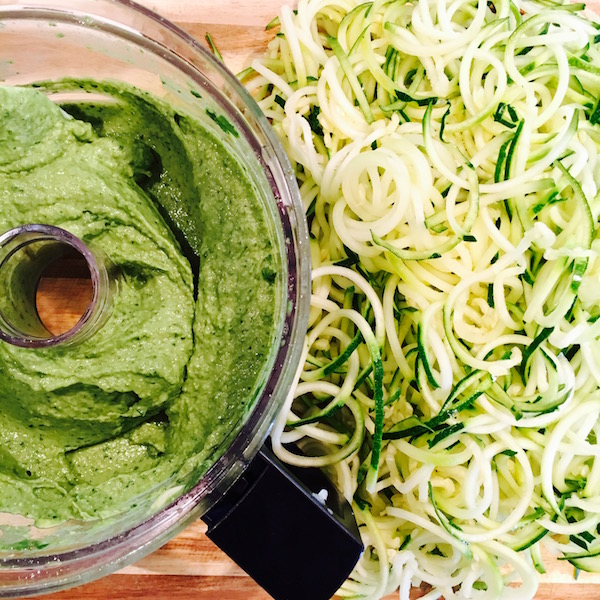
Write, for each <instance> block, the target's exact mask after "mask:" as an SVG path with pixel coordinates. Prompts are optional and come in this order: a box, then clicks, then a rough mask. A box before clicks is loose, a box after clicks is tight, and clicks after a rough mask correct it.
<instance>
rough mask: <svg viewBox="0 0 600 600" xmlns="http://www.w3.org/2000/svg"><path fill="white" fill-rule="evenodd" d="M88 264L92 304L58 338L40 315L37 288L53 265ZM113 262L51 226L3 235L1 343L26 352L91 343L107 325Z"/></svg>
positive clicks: (26, 227)
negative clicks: (70, 261)
mask: <svg viewBox="0 0 600 600" xmlns="http://www.w3.org/2000/svg"><path fill="white" fill-rule="evenodd" d="M74 257H75V258H78V259H80V260H81V259H83V260H85V263H86V265H87V269H88V270H89V278H90V281H91V286H92V294H91V300H90V301H89V304H88V305H87V307H86V308H85V310H84V311H83V314H82V315H81V318H80V319H79V321H78V322H77V323H76V324H75V325H74V326H73V327H72V328H71V329H69V330H68V331H65V332H64V333H60V334H59V335H55V334H53V333H52V332H50V331H49V330H48V328H47V327H46V326H45V325H44V323H43V322H42V319H41V318H40V315H39V314H38V310H37V288H38V285H39V282H40V278H41V277H42V276H43V274H44V272H45V271H46V269H47V268H48V267H49V266H50V265H59V266H60V264H61V262H60V261H61V260H63V259H65V258H74ZM107 265H108V260H107V258H106V257H105V256H104V255H103V253H102V252H100V251H98V250H96V249H92V248H90V247H89V246H87V245H86V244H85V243H84V242H83V241H82V240H80V239H79V238H78V237H76V236H74V235H73V234H72V233H69V232H68V231H66V230H64V229H61V228H60V227H54V226H52V225H40V224H30V225H21V226H19V227H16V228H15V229H11V230H10V231H7V232H6V233H4V234H2V235H0V340H4V341H5V342H8V343H9V344H13V345H15V346H21V347H25V348H46V347H49V346H56V345H58V344H74V343H78V342H81V341H83V340H85V339H88V338H89V337H90V336H91V335H93V334H94V333H95V332H96V331H98V329H100V327H102V325H103V324H104V323H105V322H106V319H107V318H108V316H109V313H110V309H111V306H112V294H113V287H114V286H113V282H112V279H111V277H110V276H109V273H108V269H107Z"/></svg>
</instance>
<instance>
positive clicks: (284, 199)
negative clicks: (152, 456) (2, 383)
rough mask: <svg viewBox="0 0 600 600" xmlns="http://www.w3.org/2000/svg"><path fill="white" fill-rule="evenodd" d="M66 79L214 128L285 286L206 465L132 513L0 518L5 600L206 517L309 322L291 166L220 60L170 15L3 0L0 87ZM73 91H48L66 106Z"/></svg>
mask: <svg viewBox="0 0 600 600" xmlns="http://www.w3.org/2000/svg"><path fill="white" fill-rule="evenodd" d="M65 78H67V79H70V78H72V79H81V78H84V79H90V78H91V79H94V80H110V81H120V82H126V83H127V84H129V85H133V86H135V87H137V88H139V89H141V90H144V91H147V92H150V93H151V94H153V95H154V96H156V97H158V98H160V99H162V100H164V101H165V102H167V103H168V104H169V105H171V106H172V107H175V108H176V109H177V110H181V111H184V112H185V113H187V114H189V115H191V116H193V117H195V118H197V119H198V120H199V121H201V122H202V123H203V124H204V125H205V127H206V128H207V129H209V130H210V131H212V132H213V133H214V134H215V135H218V136H219V139H220V140H222V141H223V144H224V145H226V146H227V148H228V150H229V151H230V152H231V153H232V154H233V155H234V156H235V157H236V159H237V160H238V161H239V162H240V164H242V165H243V166H244V168H245V170H246V171H247V173H248V174H249V177H250V179H251V180H252V182H253V184H254V186H255V187H256V189H257V190H259V196H260V197H261V198H262V202H263V203H264V207H265V211H266V213H267V215H268V221H269V222H270V223H269V226H270V227H271V228H272V232H273V236H274V238H275V239H276V240H277V244H278V246H279V248H278V251H279V254H280V257H281V265H282V269H283V282H284V283H283V285H282V286H281V290H280V294H279V298H278V307H277V315H276V323H275V330H276V334H277V335H276V336H275V339H276V342H275V343H274V344H273V347H272V348H271V349H270V354H269V357H268V361H267V370H266V372H265V374H264V378H263V379H264V380H263V383H262V387H261V389H260V393H259V394H258V395H257V396H256V398H255V400H254V402H253V403H252V406H251V409H250V410H248V411H247V413H246V414H245V418H244V421H243V423H242V424H241V426H240V427H238V428H237V429H236V430H235V431H232V432H231V435H230V436H229V437H228V438H227V439H226V440H225V441H224V442H223V444H222V445H221V447H219V448H218V449H217V450H216V451H215V455H214V462H213V463H212V466H211V467H210V468H209V469H208V470H207V471H206V472H204V473H201V474H198V475H196V476H195V477H196V480H194V479H193V477H194V475H190V480H189V481H187V482H186V484H185V485H183V486H179V487H175V488H174V489H170V490H169V491H167V492H165V493H164V494H162V495H160V496H159V497H156V495H155V494H152V493H151V492H152V491H151V490H150V491H149V492H148V495H147V496H142V497H140V498H139V499H138V502H137V506H136V508H135V509H131V508H129V509H128V510H127V511H125V512H122V513H120V514H117V515H113V516H107V517H106V518H101V519H98V520H95V521H81V522H77V521H68V522H66V523H62V524H60V525H58V526H56V527H52V528H50V527H49V528H44V527H36V526H35V525H34V524H33V522H32V521H31V520H30V519H27V518H24V517H21V516H18V515H9V514H2V515H0V542H1V543H0V548H1V549H0V597H17V596H19V597H22V596H27V595H36V594H41V593H47V592H50V591H55V590H59V589H62V588H66V587H70V586H73V585H77V584H80V583H85V582H88V581H90V580H93V579H96V578H98V577H101V576H103V575H105V574H108V573H111V572H113V571H115V570H117V569H118V568H120V567H122V566H124V565H126V564H129V563H131V562H133V561H135V560H137V559H139V558H140V557H142V556H144V555H146V554H148V553H150V552H151V551H153V550H154V549H156V548H158V547H159V546H160V545H162V544H164V543H165V542H166V541H167V540H168V539H169V538H171V537H172V536H174V535H175V534H177V533H178V532H179V531H180V530H182V529H183V528H184V527H186V526H187V525H188V524H189V523H190V522H191V521H193V520H195V519H197V518H199V517H201V516H202V515H203V514H205V513H206V511H207V510H209V509H210V508H211V507H212V506H213V505H214V504H215V502H216V501H217V500H218V499H219V498H220V497H221V496H222V495H223V493H224V492H225V491H226V490H227V489H228V488H229V487H230V486H231V485H232V484H233V482H234V481H236V480H237V479H238V477H239V476H240V474H241V473H242V472H243V471H244V469H245V468H246V467H247V466H248V464H249V463H250V462H251V460H252V458H253V457H254V456H255V455H256V453H257V452H258V451H259V449H260V448H261V446H262V445H263V443H264V441H265V439H266V437H267V435H268V432H269V428H270V426H271V424H272V422H273V420H274V418H275V415H276V413H277V411H278V409H279V408H280V406H281V405H282V403H283V402H284V400H285V397H286V395H287V394H288V392H289V390H290V388H291V387H292V386H293V383H294V379H295V374H296V371H297V367H298V363H299V361H300V357H301V352H302V346H303V340H304V336H305V332H306V324H307V320H308V309H309V299H310V288H309V286H310V272H309V270H310V257H309V251H308V237H307V229H306V224H305V219H304V211H303V207H302V204H301V201H300V197H299V192H298V189H297V186H296V182H295V178H294V174H293V171H292V169H291V167H290V165H289V162H288V160H287V158H286V156H285V154H284V151H283V149H282V147H281V145H280V144H279V142H278V141H277V139H276V137H275V135H274V133H273V132H272V130H271V128H270V125H269V124H268V122H267V120H266V119H265V117H264V116H263V114H262V113H261V111H260V109H259V108H258V106H257V105H256V104H255V102H254V101H253V100H252V99H251V97H250V96H249V95H248V93H247V92H246V91H245V89H244V88H243V87H242V86H241V85H240V83H239V82H238V81H237V80H236V79H235V77H234V76H233V75H232V74H231V73H230V72H229V71H228V70H227V69H226V68H225V67H224V66H223V65H222V64H221V63H220V62H218V61H217V60H216V59H215V58H214V57H213V56H212V55H211V54H210V53H209V52H207V51H206V50H205V49H204V48H203V47H201V46H200V45H199V44H198V43H197V42H196V41H194V39H192V38H191V37H190V36H188V35H187V34H185V33H184V32H183V31H181V30H180V29H178V28H177V27H175V26H174V25H172V24H171V23H169V22H168V21H166V20H164V19H162V18H161V17H159V16H158V15H156V14H154V13H152V12H150V11H148V10H146V9H144V8H143V7H140V6H138V5H136V4H134V3H133V2H128V1H126V0H114V1H113V0H72V1H69V0H55V1H48V2H43V1H39V0H27V1H24V2H20V1H17V2H7V1H6V0H0V83H2V84H7V85H24V84H32V83H35V82H38V81H48V80H59V79H60V80H62V79H65ZM80 93H81V92H77V93H76V94H75V95H74V96H71V95H70V94H69V93H68V92H67V93H64V92H60V93H57V94H52V98H53V100H55V101H57V102H67V101H72V100H77V99H78V96H77V94H80ZM209 113H213V114H217V115H223V116H224V117H225V118H226V119H227V121H228V122H229V123H231V124H232V125H233V127H235V129H236V130H237V131H238V132H239V137H236V138H235V140H234V141H232V137H231V136H227V135H226V133H225V132H224V131H222V130H221V129H220V127H219V123H218V122H216V121H215V120H214V119H211V118H210V114H209ZM198 478H199V479H198Z"/></svg>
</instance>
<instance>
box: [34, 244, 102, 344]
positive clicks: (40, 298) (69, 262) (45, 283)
mask: <svg viewBox="0 0 600 600" xmlns="http://www.w3.org/2000/svg"><path fill="white" fill-rule="evenodd" d="M93 295H94V287H93V283H92V279H91V275H90V269H89V266H88V263H87V261H86V260H85V258H84V257H83V256H82V255H81V254H80V253H79V252H77V251H75V250H73V251H72V252H68V253H67V254H65V255H64V256H61V257H59V258H57V259H56V260H54V261H52V262H51V263H50V264H49V265H48V266H47V267H46V268H45V269H44V271H43V273H42V275H41V277H40V279H39V283H38V285H37V289H36V298H35V301H36V308H37V312H38V315H39V317H40V320H41V322H42V323H43V324H44V327H46V329H48V331H49V332H50V333H52V334H53V335H62V334H63V333H66V332H67V331H70V330H71V329H73V327H75V325H77V323H78V322H79V321H80V319H81V317H82V316H83V315H84V313H85V311H86V309H87V308H88V306H89V305H90V303H91V302H92V299H93Z"/></svg>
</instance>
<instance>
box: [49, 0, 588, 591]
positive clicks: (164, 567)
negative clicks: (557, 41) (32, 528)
mask: <svg viewBox="0 0 600 600" xmlns="http://www.w3.org/2000/svg"><path fill="white" fill-rule="evenodd" d="M296 1H297V0H138V2H140V4H142V5H144V6H145V7H147V8H150V9H153V10H155V11H156V12H158V13H160V14H161V15H163V16H164V17H166V18H167V19H170V20H171V21H174V22H175V23H177V24H178V25H180V26H181V27H182V28H183V29H185V30H186V31H188V32H189V33H190V34H192V35H193V36H194V37H196V38H197V39H198V40H200V41H202V42H204V37H205V35H206V33H207V32H208V33H210V34H211V36H212V37H213V39H214V40H215V42H216V44H217V46H218V48H219V49H220V51H221V53H222V54H223V57H224V59H225V63H226V64H227V66H229V67H230V69H231V70H232V71H233V72H234V73H235V72H238V71H240V70H241V69H242V68H244V67H245V66H247V65H248V64H249V62H250V60H251V59H252V57H254V56H256V55H259V54H261V53H262V51H263V50H264V48H265V46H266V44H267V42H268V40H269V39H270V37H271V35H272V34H269V33H268V32H266V31H265V28H264V26H265V24H266V23H268V22H269V21H270V20H271V19H272V18H273V17H274V16H275V15H276V14H277V12H278V9H279V7H280V6H281V5H283V4H289V5H294V4H295V3H296ZM588 6H589V7H590V8H592V9H594V10H596V12H599V13H600V0H592V1H591V2H589V3H588ZM205 531H206V526H205V525H204V524H203V523H202V522H200V521H199V522H197V523H195V524H194V525H192V526H191V527H189V528H188V529H187V530H185V531H184V532H183V533H181V534H180V535H179V536H177V537H176V538H175V539H173V540H172V541H171V542H169V543H168V544H166V545H165V546H164V547H162V548H161V549H159V550H157V551H156V552H154V554H151V555H150V556H148V557H146V558H144V559H143V560H141V561H139V562H138V563H136V564H134V565H132V566H129V567H126V568H124V569H122V570H121V571H119V572H118V573H116V574H114V575H111V576H108V577H105V578H104V579H101V580H99V581H96V582H93V583H90V584H87V585H84V586H81V587H79V588H76V589H74V590H69V591H65V592H58V593H56V594H52V595H50V596H48V598H50V599H52V600H93V599H95V600H97V599H107V598H119V599H129V598H144V599H151V600H178V599H184V598H185V599H186V600H188V599H195V598H198V599H200V600H264V599H268V598H269V597H270V596H269V595H268V594H266V593H265V592H264V591H263V590H262V589H261V588H260V587H259V586H258V585H257V584H255V583H254V582H253V581H252V580H251V579H250V578H249V577H248V576H247V575H246V574H245V573H244V572H243V571H242V570H241V569H240V568H239V567H238V566H237V565H235V564H234V563H233V562H232V561H231V560H230V559H229V558H228V557H227V556H226V555H225V554H223V553H222V552H221V551H220V550H219V549H218V548H217V547H215V546H214V544H212V542H211V541H210V540H208V539H207V537H206V535H205ZM547 567H548V573H547V574H546V575H544V576H543V577H542V584H541V586H540V590H539V593H538V595H537V596H536V600H571V599H572V598H577V600H600V575H592V574H588V573H582V574H580V576H579V578H578V580H577V581H574V580H573V568H572V567H571V566H570V565H569V564H565V563H559V562H558V561H553V560H550V561H549V562H548V564H547ZM421 595H422V592H420V591H419V590H415V591H414V593H413V594H412V595H411V597H412V598H419V597H420V596H421ZM394 597H395V598H397V595H390V596H389V597H388V599H389V600H391V598H394ZM307 600H312V599H309V598H307Z"/></svg>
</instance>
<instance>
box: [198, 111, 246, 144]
mask: <svg viewBox="0 0 600 600" xmlns="http://www.w3.org/2000/svg"><path fill="white" fill-rule="evenodd" d="M206 114H207V115H208V116H209V117H210V118H211V119H212V120H213V121H214V122H215V123H216V124H217V125H218V126H219V127H220V128H221V129H222V130H223V131H224V132H225V133H231V134H232V135H233V136H234V137H239V135H240V134H239V133H238V132H237V129H236V128H235V127H234V126H233V125H232V124H231V123H230V122H229V121H228V120H227V119H226V118H225V117H224V116H223V115H217V113H215V112H214V111H212V110H211V109H210V108H207V109H206Z"/></svg>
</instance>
